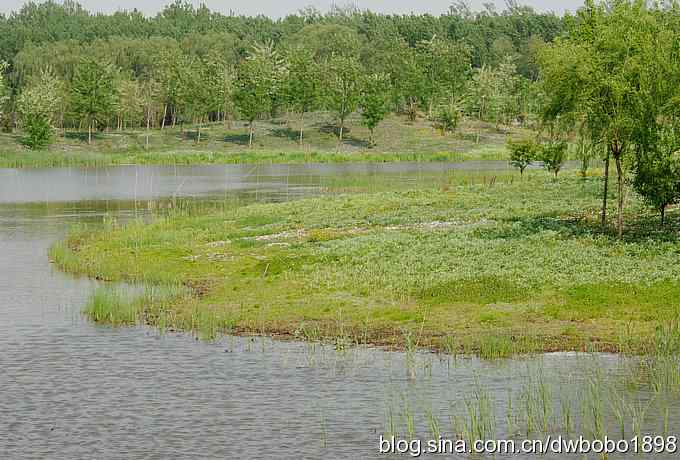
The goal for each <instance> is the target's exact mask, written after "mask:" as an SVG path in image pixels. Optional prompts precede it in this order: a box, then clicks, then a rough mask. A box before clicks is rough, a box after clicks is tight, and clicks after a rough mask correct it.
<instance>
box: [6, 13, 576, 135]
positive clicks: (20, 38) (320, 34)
mask: <svg viewBox="0 0 680 460" xmlns="http://www.w3.org/2000/svg"><path fill="white" fill-rule="evenodd" d="M443 13H446V14H443V15H441V16H438V17H433V16H429V15H423V16H414V15H408V16H399V15H381V14H375V13H371V12H368V11H359V10H355V9H352V8H333V9H332V11H331V12H330V13H328V14H320V13H319V12H317V11H315V10H313V9H307V10H305V11H303V12H300V13H298V14H295V15H290V16H287V17H285V18H283V19H280V20H272V19H269V18H266V17H262V16H260V17H254V18H253V17H242V16H224V15H221V14H219V13H215V12H211V11H209V10H208V9H207V8H206V7H200V8H194V7H193V6H191V5H190V4H189V3H185V2H182V1H181V0H178V1H175V2H174V3H172V4H170V5H168V6H167V7H165V8H164V9H163V10H162V11H161V12H160V13H158V15H156V16H155V17H150V18H147V17H144V16H143V15H141V14H140V13H138V12H134V11H133V12H126V11H121V12H117V13H115V14H111V15H101V14H97V15H95V14H91V13H89V12H88V11H86V10H85V9H83V8H82V7H81V6H79V5H78V4H77V3H75V2H72V1H66V2H64V4H63V5H62V4H58V3H56V2H53V1H47V2H44V3H28V4H26V5H25V6H24V7H23V8H22V9H21V10H20V11H18V12H16V13H13V14H11V15H10V16H9V17H6V18H5V17H1V16H0V60H1V59H4V60H6V61H7V62H8V63H9V66H8V67H7V69H1V70H3V71H2V74H3V75H5V76H6V77H7V79H8V83H9V85H8V90H9V91H8V92H9V93H10V94H11V95H12V98H11V100H9V101H8V102H9V106H10V110H11V108H13V107H15V106H16V101H17V100H18V97H19V95H20V94H21V93H22V92H23V91H24V90H25V89H26V88H27V85H28V84H29V82H30V81H31V80H32V79H34V78H35V76H36V75H39V74H40V73H41V72H42V71H43V70H44V69H45V68H48V67H49V68H50V69H52V71H53V72H54V74H55V76H56V77H57V78H59V79H60V80H62V81H64V82H65V84H66V86H67V87H69V88H70V87H71V86H73V85H76V84H79V81H77V79H79V80H82V76H83V75H82V74H83V70H82V69H80V70H79V68H80V67H82V66H83V65H84V63H85V62H87V60H91V61H94V62H97V63H99V64H100V65H101V66H102V67H103V68H108V66H110V70H111V74H110V75H108V77H109V78H110V79H111V80H112V82H111V84H112V85H113V86H114V88H115V90H114V91H113V94H115V101H114V102H115V105H116V107H114V108H111V109H110V110H107V111H106V112H108V113H103V112H102V111H101V110H97V112H98V114H97V116H95V115H94V112H92V109H93V108H92V107H90V109H89V111H86V112H83V107H82V106H81V103H80V102H78V101H75V107H71V108H72V109H73V110H68V111H66V110H65V111H64V114H63V115H64V116H60V117H58V120H59V123H60V125H61V126H64V127H72V128H81V127H89V125H92V128H93V129H96V128H100V129H101V128H106V127H109V128H110V127H117V128H118V129H124V128H126V127H135V126H140V127H142V126H147V125H148V126H150V127H155V126H157V127H164V126H165V125H166V124H167V123H172V124H173V125H174V124H175V123H177V122H185V123H199V125H200V123H201V122H204V121H205V120H213V121H214V120H217V119H222V120H225V122H226V120H228V119H229V118H230V117H241V118H242V119H245V120H247V121H248V122H249V124H250V125H251V127H252V122H253V121H255V120H256V119H258V118H260V117H265V116H267V115H268V114H269V112H270V111H276V110H280V109H284V108H285V109H289V110H292V111H294V112H297V113H299V114H300V116H301V117H303V116H304V113H305V112H309V111H311V110H315V109H326V110H329V111H332V112H335V113H336V115H337V117H338V122H339V126H338V130H339V131H343V128H344V126H343V124H344V121H345V120H346V118H347V116H348V114H349V113H351V112H353V111H354V110H356V109H357V106H358V104H359V101H358V98H359V95H360V94H361V93H362V91H364V89H363V88H361V86H362V85H361V82H362V81H363V80H362V79H358V78H357V76H360V75H384V76H386V78H387V79H389V81H390V84H389V85H386V86H384V88H383V89H382V90H383V91H384V92H385V93H384V94H381V95H379V96H377V98H376V99H374V101H377V99H385V100H387V101H389V105H388V106H387V108H388V110H389V111H395V112H404V113H408V114H409V115H410V116H411V119H415V117H417V116H419V115H420V114H421V113H422V112H426V114H427V115H428V116H433V111H434V110H435V109H436V108H437V107H441V106H442V104H443V103H446V104H449V105H451V104H452V103H454V102H455V103H456V104H458V105H460V107H465V108H466V109H469V110H476V108H477V107H478V106H480V104H479V103H477V102H474V101H469V100H468V96H471V95H474V94H475V93H474V91H475V90H473V88H472V86H473V85H472V83H471V82H472V76H473V74H474V70H473V69H477V68H481V67H484V68H485V69H488V70H489V71H493V72H495V71H496V70H498V72H497V73H495V74H494V75H499V76H502V78H501V79H500V80H499V81H500V82H501V83H503V82H507V83H508V84H510V85H511V86H512V88H510V87H509V86H508V85H505V86H503V85H500V86H498V85H496V86H497V87H495V88H493V90H490V89H488V88H487V90H489V91H490V93H489V96H488V99H487V100H486V101H485V102H484V104H488V105H490V106H494V107H504V108H505V109H507V105H508V103H507V101H509V100H512V101H515V102H517V101H518V100H519V99H521V98H520V97H519V95H518V94H504V93H503V91H506V90H508V91H512V92H515V91H519V90H520V88H521V87H523V86H522V85H515V83H516V82H518V81H522V82H525V83H527V84H528V83H529V82H530V80H531V79H534V78H535V74H536V71H535V65H534V64H533V61H534V58H533V57H532V56H533V53H534V51H535V49H536V47H537V44H539V43H543V42H550V41H552V40H553V39H554V37H556V36H558V35H559V34H560V33H561V32H562V30H563V28H564V27H563V24H564V22H565V20H564V19H562V18H558V17H557V16H555V15H553V14H541V13H536V12H534V11H533V10H531V9H529V8H519V7H512V8H510V9H508V10H506V11H503V12H498V11H495V10H493V9H491V8H490V7H489V8H487V9H486V10H484V11H482V12H478V13H473V12H471V11H469V10H467V9H465V8H461V7H455V8H451V10H450V11H448V12H443ZM258 44H260V45H259V47H260V48H262V49H267V50H269V52H270V53H272V55H271V56H272V57H274V56H276V59H277V64H280V66H279V68H278V69H277V70H280V72H277V74H276V75H275V77H276V78H275V79H274V80H275V81H269V83H272V87H271V88H269V93H270V94H269V95H268V97H267V98H264V99H263V98H262V97H261V96H262V95H260V96H258V95H256V94H255V92H257V90H256V89H255V88H254V87H252V84H253V82H252V78H253V75H250V76H249V77H248V78H250V79H251V82H250V85H251V86H250V88H249V90H248V91H245V87H244V84H245V83H244V78H245V77H243V78H239V75H242V76H243V75H244V74H247V73H251V74H252V73H253V72H255V73H258V72H260V71H262V69H259V70H258V71H257V72H256V71H255V69H254V68H253V67H256V65H253V64H252V63H251V62H249V61H251V60H252V59H251V58H252V57H253V49H254V48H258ZM261 44H266V45H264V46H263V45H261ZM264 61H267V59H264ZM242 67H245V68H242ZM508 70H509V71H511V73H512V75H506V73H507V71H508ZM302 76H305V77H306V78H300V77H302ZM321 77H323V79H322V78H321ZM279 79H280V81H278V80H279ZM266 80H269V77H267V79H266ZM322 80H323V81H322ZM360 80H361V81H360ZM365 81H366V82H370V81H371V80H370V79H366V80H365ZM149 82H155V83H156V84H157V86H158V90H157V91H153V92H147V94H153V98H152V99H151V101H153V107H152V106H151V105H149V104H146V108H140V104H139V102H140V98H139V97H137V96H138V94H137V90H138V89H139V88H141V87H145V86H147V87H148V83H149ZM246 86H247V85H246ZM260 86H261V85H260ZM254 89H255V92H253V90H254ZM70 91H71V92H72V91H74V90H70ZM368 91H370V89H369V90H368ZM248 93H249V94H248ZM485 97H486V96H485ZM76 99H77V98H76ZM267 99H269V102H271V107H268V105H269V102H267ZM473 99H474V98H473ZM497 99H498V100H497ZM501 99H502V100H503V101H505V102H503V101H501ZM463 100H466V101H467V102H466V103H465V104H462V103H461V102H462V101H463ZM256 101H257V102H256ZM91 103H92V101H90V105H91ZM484 104H481V105H484ZM371 106H372V107H376V106H375V105H373V104H371ZM234 109H237V112H238V113H234V112H235V111H234ZM505 109H503V110H505ZM503 110H501V109H499V111H500V112H502V111H503ZM482 112H483V113H482V115H483V116H485V117H486V112H485V111H484V110H483V111H482ZM500 112H499V113H500ZM520 112H522V110H520V109H519V108H517V107H514V108H512V109H509V110H506V111H505V112H503V113H504V115H503V116H502V117H501V116H500V115H498V117H497V118H498V119H499V120H498V121H500V119H501V118H503V120H502V121H503V122H505V123H509V122H511V121H512V119H511V118H512V116H511V115H509V114H510V113H512V114H518V113H520ZM105 115H106V116H105ZM475 116H476V114H475ZM493 116H496V115H493ZM374 118H375V117H374V116H373V115H368V118H367V120H369V119H374ZM487 118H489V119H490V118H491V115H489V116H488V117H487ZM371 123H372V122H371ZM20 124H21V121H20V120H19V125H20ZM251 134H252V131H251ZM338 134H340V133H339V132H338ZM199 136H200V131H199V132H198V133H197V137H199Z"/></svg>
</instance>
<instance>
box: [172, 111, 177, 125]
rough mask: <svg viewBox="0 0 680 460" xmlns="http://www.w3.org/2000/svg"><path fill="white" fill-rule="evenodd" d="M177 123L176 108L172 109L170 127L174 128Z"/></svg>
mask: <svg viewBox="0 0 680 460" xmlns="http://www.w3.org/2000/svg"><path fill="white" fill-rule="evenodd" d="M176 124H177V109H175V108H173V109H172V127H173V128H174V127H175V125H176Z"/></svg>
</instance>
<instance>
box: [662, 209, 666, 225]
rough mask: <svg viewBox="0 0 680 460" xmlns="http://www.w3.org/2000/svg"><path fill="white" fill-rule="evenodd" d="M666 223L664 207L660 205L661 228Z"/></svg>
mask: <svg viewBox="0 0 680 460" xmlns="http://www.w3.org/2000/svg"><path fill="white" fill-rule="evenodd" d="M665 223H666V205H665V204H663V205H661V226H662V227H663V225H664V224H665Z"/></svg>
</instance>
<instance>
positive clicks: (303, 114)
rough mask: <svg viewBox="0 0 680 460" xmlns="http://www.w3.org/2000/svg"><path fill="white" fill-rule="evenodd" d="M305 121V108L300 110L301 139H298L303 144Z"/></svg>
mask: <svg viewBox="0 0 680 460" xmlns="http://www.w3.org/2000/svg"><path fill="white" fill-rule="evenodd" d="M304 121H305V112H304V110H303V111H302V112H300V139H299V140H298V144H300V145H302V131H303V130H304V129H305V125H304Z"/></svg>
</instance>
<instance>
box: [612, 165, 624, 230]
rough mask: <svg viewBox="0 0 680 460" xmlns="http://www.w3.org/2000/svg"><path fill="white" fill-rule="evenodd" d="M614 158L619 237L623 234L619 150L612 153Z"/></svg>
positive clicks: (621, 174) (621, 180) (621, 173)
mask: <svg viewBox="0 0 680 460" xmlns="http://www.w3.org/2000/svg"><path fill="white" fill-rule="evenodd" d="M614 159H615V160H616V175H617V181H616V182H617V189H618V190H617V192H618V195H619V196H618V200H617V202H618V216H617V225H616V226H617V229H618V233H619V238H621V237H622V236H623V198H624V196H623V165H622V164H621V152H618V153H616V154H615V155H614Z"/></svg>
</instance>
